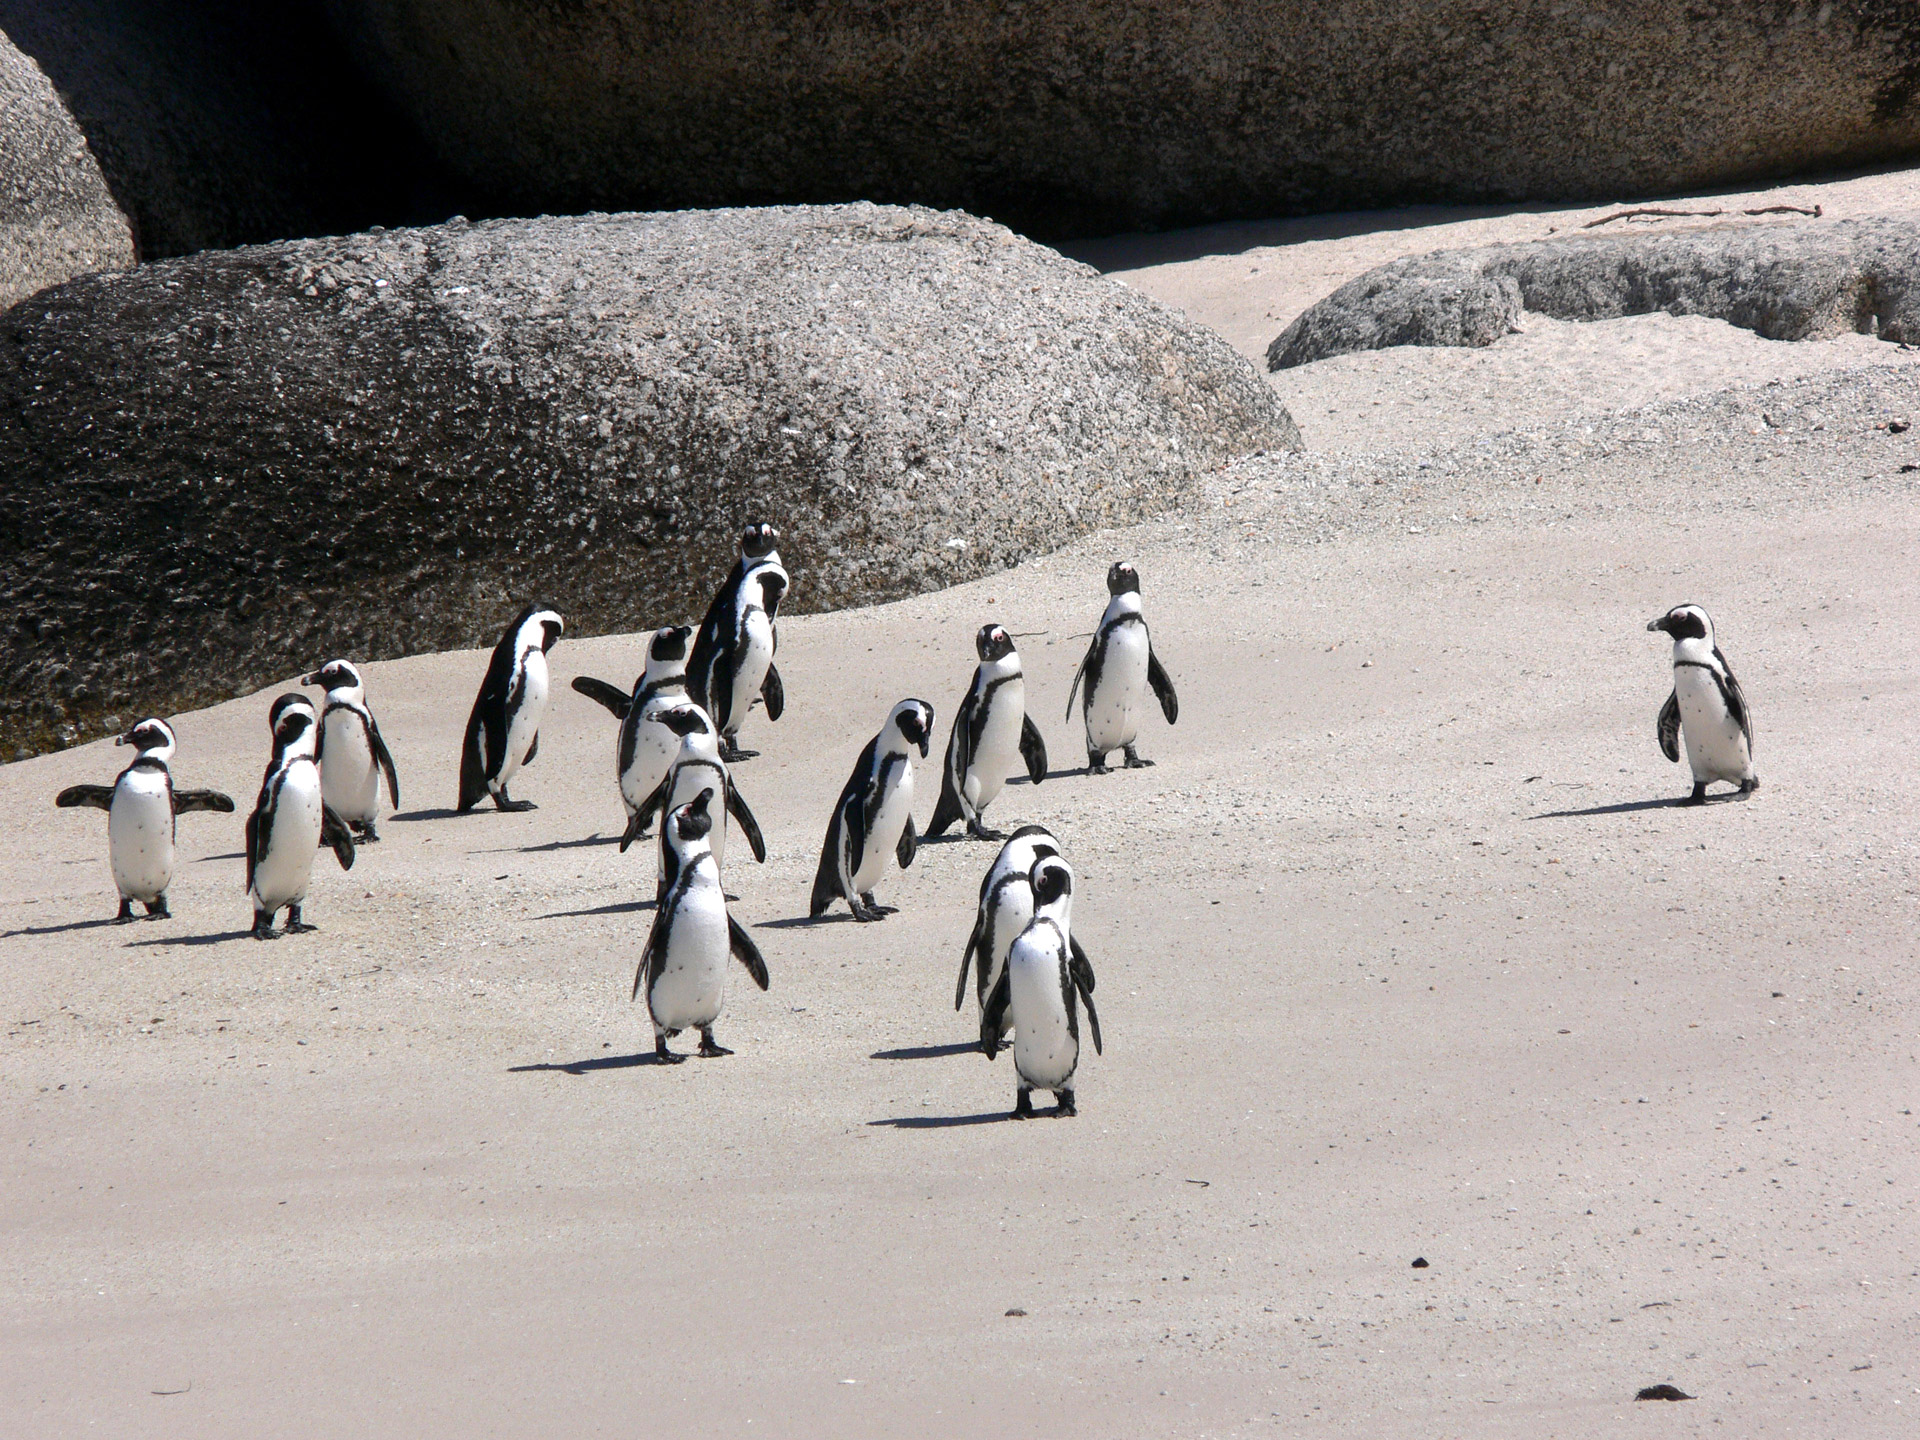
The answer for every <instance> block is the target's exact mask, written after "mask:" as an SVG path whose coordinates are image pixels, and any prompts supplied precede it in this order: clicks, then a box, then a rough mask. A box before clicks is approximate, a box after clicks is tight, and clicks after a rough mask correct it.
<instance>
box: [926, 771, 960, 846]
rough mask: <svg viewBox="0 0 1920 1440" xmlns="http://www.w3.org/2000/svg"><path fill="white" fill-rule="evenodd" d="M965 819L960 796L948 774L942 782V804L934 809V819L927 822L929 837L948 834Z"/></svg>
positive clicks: (951, 777) (950, 775)
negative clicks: (958, 822) (957, 823)
mask: <svg viewBox="0 0 1920 1440" xmlns="http://www.w3.org/2000/svg"><path fill="white" fill-rule="evenodd" d="M964 818H965V817H964V816H963V815H962V814H961V811H960V796H959V794H958V792H956V791H955V790H954V788H953V776H952V774H951V773H948V774H947V775H946V776H945V777H944V778H943V779H942V780H941V782H940V803H939V804H937V805H935V806H934V807H933V818H932V819H931V820H929V821H927V837H928V838H929V839H931V838H933V837H934V836H936V835H944V834H946V833H947V828H948V827H949V826H950V825H952V824H953V823H954V822H955V821H958V820H961V819H964Z"/></svg>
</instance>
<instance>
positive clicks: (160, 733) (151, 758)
mask: <svg viewBox="0 0 1920 1440" xmlns="http://www.w3.org/2000/svg"><path fill="white" fill-rule="evenodd" d="M114 743H115V744H116V745H131V746H133V747H134V750H135V754H134V758H133V763H132V764H131V765H129V766H127V768H126V769H124V770H122V771H121V772H120V774H119V777H118V778H117V779H115V781H114V782H113V784H111V785H69V786H68V787H67V788H66V789H64V790H62V791H61V792H60V793H59V794H58V795H56V796H54V799H53V803H54V804H55V805H57V806H58V807H59V808H60V809H62V810H71V809H73V808H75V807H76V806H80V805H88V806H91V807H93V808H94V809H96V810H104V811H106V812H107V862H108V864H109V865H111V866H112V868H113V883H114V886H115V887H116V888H117V889H118V890H119V891H120V913H119V914H118V915H117V916H115V917H114V919H115V920H116V922H117V923H119V924H122V925H125V924H129V923H130V922H131V921H132V920H133V918H134V915H133V902H134V901H136V900H138V901H139V902H140V903H141V904H142V905H144V906H145V907H146V911H147V919H149V920H170V919H172V918H173V911H172V910H170V909H168V908H167V887H168V886H169V885H171V884H172V883H173V840H174V833H175V830H176V829H177V826H176V825H175V823H174V817H175V816H177V815H180V814H182V813H184V812H188V811H194V810H215V811H218V812H219V813H221V814H223V815H231V814H232V813H233V800H232V798H231V797H229V796H226V795H223V794H221V793H220V792H219V791H218V790H176V789H174V788H173V772H172V771H171V770H169V769H168V764H167V762H168V761H170V760H172V759H173V751H174V739H173V727H172V726H170V725H168V724H167V722H166V721H164V720H142V721H141V722H140V723H139V724H138V725H136V726H134V727H133V729H131V730H129V731H128V732H127V733H126V734H124V735H122V736H121V737H120V738H119V739H118V740H116V741H115V742H114Z"/></svg>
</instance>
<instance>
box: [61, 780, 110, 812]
mask: <svg viewBox="0 0 1920 1440" xmlns="http://www.w3.org/2000/svg"><path fill="white" fill-rule="evenodd" d="M53 803H54V804H55V805H57V806H59V807H60V808H61V809H62V810H71V809H73V808H74V807H75V806H76V805H91V806H92V807H93V808H94V809H95V810H111V809H112V808H113V786H111V785H69V786H68V787H67V788H66V789H64V790H62V791H61V792H60V793H59V794H58V795H56V796H54V797H53Z"/></svg>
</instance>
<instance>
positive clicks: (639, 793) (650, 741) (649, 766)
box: [620, 695, 693, 815]
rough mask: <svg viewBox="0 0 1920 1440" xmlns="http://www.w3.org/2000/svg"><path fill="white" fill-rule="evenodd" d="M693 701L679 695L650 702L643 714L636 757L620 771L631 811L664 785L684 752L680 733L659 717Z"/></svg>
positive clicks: (635, 744) (637, 729) (623, 793)
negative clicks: (676, 761)
mask: <svg viewBox="0 0 1920 1440" xmlns="http://www.w3.org/2000/svg"><path fill="white" fill-rule="evenodd" d="M692 704H693V702H692V701H691V700H689V699H687V697H686V696H685V695H678V696H675V697H674V698H673V699H672V700H669V701H664V702H662V703H659V704H650V705H648V706H647V708H646V710H645V711H644V712H643V713H642V714H641V716H640V723H639V724H638V725H636V726H635V727H634V732H633V759H632V760H631V761H630V762H629V763H628V765H627V768H626V769H625V770H623V771H621V772H620V798H621V799H622V800H624V801H626V804H627V813H628V814H629V815H631V814H633V813H634V812H635V811H636V810H638V809H639V808H640V807H641V806H642V805H644V804H646V803H647V797H648V796H650V795H652V794H653V792H654V791H656V790H658V789H659V788H660V782H661V781H662V780H664V779H666V778H667V772H668V771H669V770H671V769H672V768H673V761H674V757H675V756H676V755H678V754H679V753H680V737H679V736H678V735H676V734H674V733H673V731H671V730H669V729H668V728H667V727H666V726H664V725H662V724H661V723H660V722H659V720H658V719H657V718H656V717H657V716H661V715H665V714H667V713H668V712H669V711H672V710H684V709H686V708H687V707H688V706H690V705H692Z"/></svg>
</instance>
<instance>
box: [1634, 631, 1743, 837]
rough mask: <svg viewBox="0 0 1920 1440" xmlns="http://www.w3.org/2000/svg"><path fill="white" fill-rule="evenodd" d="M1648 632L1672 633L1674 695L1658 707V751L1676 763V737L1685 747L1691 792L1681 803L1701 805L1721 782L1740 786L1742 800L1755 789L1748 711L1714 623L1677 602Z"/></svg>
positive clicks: (1678, 755) (1678, 759)
mask: <svg viewBox="0 0 1920 1440" xmlns="http://www.w3.org/2000/svg"><path fill="white" fill-rule="evenodd" d="M1647 629H1649V630H1664V631H1665V632H1666V633H1667V634H1669V635H1671V636H1672V637H1673V693H1672V694H1671V695H1669V696H1667V703H1666V704H1665V705H1662V706H1661V707H1660V718H1659V720H1658V722H1657V723H1656V728H1657V730H1658V732H1659V735H1660V750H1661V752H1662V753H1663V754H1664V755H1665V756H1666V757H1667V759H1669V760H1671V761H1673V762H1674V763H1675V764H1678V763H1679V761H1680V741H1681V739H1682V738H1683V737H1684V739H1685V740H1686V745H1687V764H1688V765H1689V766H1690V767H1691V768H1692V770H1693V793H1692V794H1691V795H1689V796H1688V797H1687V798H1686V799H1685V800H1684V801H1682V802H1681V803H1682V804H1684V805H1704V804H1706V801H1707V786H1708V785H1710V784H1711V783H1712V782H1714V781H1715V780H1725V781H1726V782H1727V783H1729V784H1731V785H1738V786H1739V787H1740V795H1741V798H1742V799H1744V798H1745V797H1747V796H1749V795H1751V794H1752V793H1753V792H1754V791H1756V790H1758V789H1759V788H1760V777H1759V776H1758V775H1757V774H1755V773H1754V769H1753V713H1752V711H1750V710H1749V709H1748V708H1747V697H1746V693H1745V692H1744V691H1742V690H1741V688H1740V682H1739V681H1738V680H1736V679H1734V678H1733V667H1732V666H1730V665H1729V664H1727V657H1726V656H1725V655H1722V654H1721V653H1720V647H1719V646H1718V645H1716V644H1714V643H1713V621H1712V619H1711V618H1709V616H1708V615H1707V612H1706V611H1704V610H1702V609H1701V608H1700V607H1699V606H1698V605H1676V606H1674V607H1673V609H1671V610H1669V611H1668V612H1667V613H1666V614H1664V615H1662V616H1661V617H1660V618H1659V619H1658V620H1650V621H1648V622H1647Z"/></svg>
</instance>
